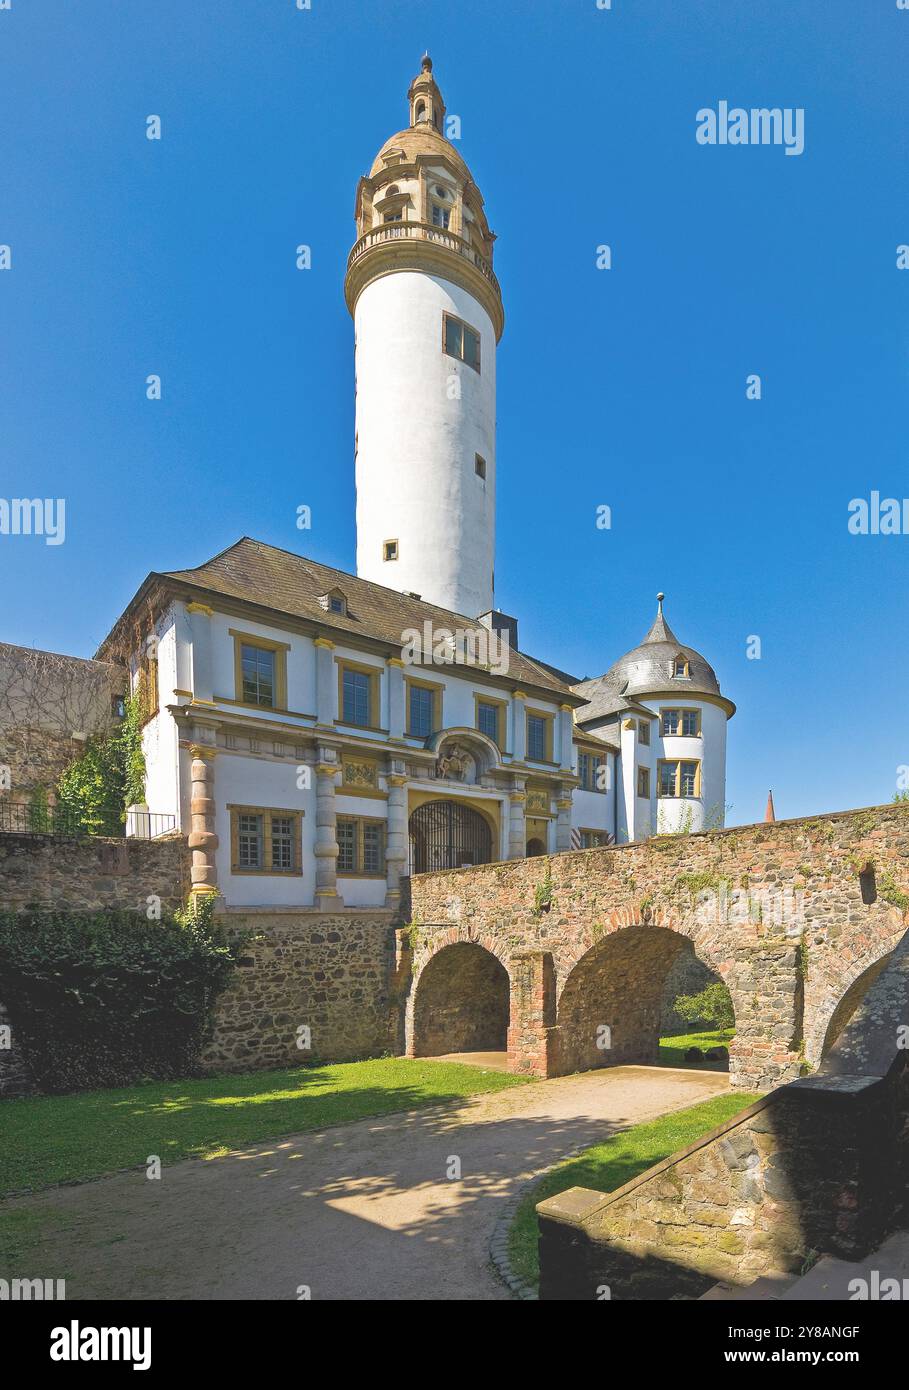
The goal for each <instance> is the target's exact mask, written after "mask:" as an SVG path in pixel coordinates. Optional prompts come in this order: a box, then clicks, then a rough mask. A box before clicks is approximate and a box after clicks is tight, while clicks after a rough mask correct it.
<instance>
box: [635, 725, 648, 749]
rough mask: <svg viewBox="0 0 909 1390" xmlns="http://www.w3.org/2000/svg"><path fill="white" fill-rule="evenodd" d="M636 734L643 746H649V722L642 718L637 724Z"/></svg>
mask: <svg viewBox="0 0 909 1390" xmlns="http://www.w3.org/2000/svg"><path fill="white" fill-rule="evenodd" d="M638 736H639V737H640V740H641V743H642V744H643V745H644V747H645V748H649V746H650V724H649V723H648V722H647V721H646V720H642V721H641V722H640V723H639V724H638Z"/></svg>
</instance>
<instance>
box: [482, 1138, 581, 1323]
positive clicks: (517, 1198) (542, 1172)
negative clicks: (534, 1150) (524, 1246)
mask: <svg viewBox="0 0 909 1390" xmlns="http://www.w3.org/2000/svg"><path fill="white" fill-rule="evenodd" d="M589 1148H590V1144H589V1142H585V1143H583V1144H578V1145H577V1146H576V1147H575V1148H573V1149H569V1150H568V1152H567V1153H564V1154H562V1156H561V1158H559V1159H557V1160H556V1162H555V1163H549V1164H547V1165H546V1167H545V1168H540V1169H539V1170H538V1171H537V1172H536V1173H532V1174H531V1175H530V1177H529V1178H525V1180H524V1181H523V1182H522V1183H520V1185H519V1186H518V1189H517V1191H516V1192H514V1193H512V1195H511V1196H510V1197H509V1199H508V1201H507V1202H506V1203H505V1205H504V1207H503V1208H502V1210H501V1211H500V1212H499V1215H498V1217H497V1218H496V1224H495V1226H493V1228H492V1235H491V1236H490V1238H489V1260H490V1263H491V1264H492V1267H493V1269H494V1271H495V1273H496V1274H497V1276H498V1277H499V1279H501V1281H502V1283H503V1284H507V1286H508V1288H509V1289H510V1290H511V1292H512V1294H513V1295H514V1297H515V1298H520V1299H524V1300H525V1301H527V1302H537V1301H538V1300H539V1294H538V1293H537V1291H536V1289H534V1288H532V1287H531V1285H530V1284H527V1283H525V1282H524V1280H523V1279H519V1278H518V1276H517V1275H516V1274H515V1272H514V1270H513V1269H512V1267H511V1261H510V1260H509V1258H508V1235H509V1232H510V1230H511V1226H512V1222H513V1221H514V1219H515V1217H516V1215H517V1212H518V1207H519V1206H520V1205H521V1203H522V1202H523V1200H524V1198H525V1197H526V1196H527V1195H528V1194H529V1192H530V1190H531V1188H533V1187H536V1185H537V1183H538V1182H539V1181H540V1179H541V1178H545V1176H546V1174H547V1173H551V1172H552V1171H553V1169H554V1168H560V1167H561V1166H562V1164H563V1163H570V1162H571V1160H572V1159H574V1158H578V1157H579V1156H580V1155H581V1154H582V1153H584V1151H585V1149H589Z"/></svg>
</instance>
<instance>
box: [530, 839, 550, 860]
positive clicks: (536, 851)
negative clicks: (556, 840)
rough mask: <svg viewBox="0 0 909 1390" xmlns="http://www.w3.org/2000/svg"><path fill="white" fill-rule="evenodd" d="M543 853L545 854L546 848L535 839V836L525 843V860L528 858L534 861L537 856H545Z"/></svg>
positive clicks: (540, 841) (541, 842)
mask: <svg viewBox="0 0 909 1390" xmlns="http://www.w3.org/2000/svg"><path fill="white" fill-rule="evenodd" d="M545 853H546V846H545V845H544V844H543V841H542V840H540V839H538V838H537V836H534V837H533V839H531V840H528V841H527V858H528V859H535V858H536V857H537V855H540V854H545Z"/></svg>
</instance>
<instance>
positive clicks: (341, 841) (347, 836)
mask: <svg viewBox="0 0 909 1390" xmlns="http://www.w3.org/2000/svg"><path fill="white" fill-rule="evenodd" d="M335 833H336V835H337V840H338V873H339V874H354V873H356V871H357V822H356V821H355V820H349V819H348V818H347V817H346V816H339V817H338V821H337V827H336V832H335Z"/></svg>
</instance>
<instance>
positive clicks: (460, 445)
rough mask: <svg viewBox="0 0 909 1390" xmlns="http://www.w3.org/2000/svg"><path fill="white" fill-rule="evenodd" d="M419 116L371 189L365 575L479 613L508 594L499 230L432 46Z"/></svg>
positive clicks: (384, 152)
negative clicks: (499, 388)
mask: <svg viewBox="0 0 909 1390" xmlns="http://www.w3.org/2000/svg"><path fill="white" fill-rule="evenodd" d="M408 99H409V102H410V125H409V126H408V128H407V129H406V130H403V131H401V132H399V133H398V134H397V135H394V136H392V138H391V139H390V140H388V141H386V143H385V144H384V145H383V146H382V149H381V150H380V151H379V153H378V155H377V157H376V160H375V162H374V164H373V166H372V169H371V170H370V173H369V175H368V177H366V178H362V179H361V180H360V184H359V187H358V189H357V203H356V214H355V215H356V221H357V233H358V239H357V241H356V243H355V245H354V248H353V250H352V251H351V253H350V258H349V260H348V267H347V277H346V280H345V297H346V299H347V305H348V308H349V309H350V311H351V313H352V314H353V318H354V328H355V352H356V381H357V402H356V445H355V448H356V484H357V574H358V575H360V577H361V578H363V579H370V580H374V581H375V582H376V583H379V584H385V585H388V586H389V587H390V588H394V589H399V590H402V591H409V592H412V593H417V594H419V595H420V596H421V597H422V598H424V599H426V600H427V601H428V602H430V603H436V604H438V605H439V606H440V607H442V608H448V609H451V610H453V611H454V612H456V613H463V614H466V615H467V616H469V617H478V616H479V615H480V614H482V613H486V612H488V611H489V610H490V609H491V608H492V607H493V588H494V566H495V483H496V458H495V424H496V385H495V381H496V378H495V366H496V363H495V354H496V344H497V342H498V340H499V338H500V337H501V335H502V328H503V325H504V314H503V310H502V297H501V293H500V290H499V285H498V281H497V280H496V277H495V275H494V274H493V270H492V246H493V241H494V236H493V234H492V233H491V232H490V230H489V227H488V224H487V222H486V217H485V214H484V212H483V199H482V198H481V196H480V193H479V190H478V189H477V187H476V185H475V184H474V182H473V180H472V178H471V176H470V171H469V170H468V168H467V165H466V164H465V163H464V161H463V159H462V158H461V156H460V154H458V152H457V150H456V149H455V148H454V146H453V145H452V144H451V143H450V142H449V141H448V140H447V139H446V138H445V136H444V135H443V133H442V132H443V130H444V128H445V106H444V104H443V101H442V95H441V93H440V91H439V89H438V87H437V85H436V82H435V79H434V77H433V75H432V62H431V60H430V58H429V57H428V56H426V57H424V59H423V64H422V70H421V72H420V74H419V76H417V77H416V78H414V80H413V82H412V83H411V86H410V91H409V93H408Z"/></svg>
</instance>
